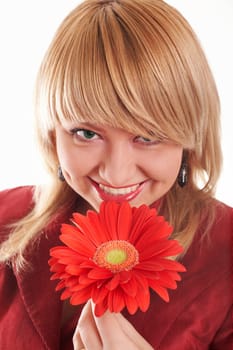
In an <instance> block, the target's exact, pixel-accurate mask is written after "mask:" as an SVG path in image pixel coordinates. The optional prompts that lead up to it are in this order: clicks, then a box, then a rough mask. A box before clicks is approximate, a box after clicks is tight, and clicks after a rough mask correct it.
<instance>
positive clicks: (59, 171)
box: [57, 165, 65, 182]
mask: <svg viewBox="0 0 233 350" xmlns="http://www.w3.org/2000/svg"><path fill="white" fill-rule="evenodd" d="M57 176H58V178H59V180H60V181H62V182H64V181H65V178H64V175H63V173H62V170H61V166H60V165H59V166H58V170H57Z"/></svg>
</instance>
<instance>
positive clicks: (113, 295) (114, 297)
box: [108, 289, 125, 312]
mask: <svg viewBox="0 0 233 350" xmlns="http://www.w3.org/2000/svg"><path fill="white" fill-rule="evenodd" d="M124 307H125V302H124V295H123V293H122V292H121V291H120V290H118V289H115V290H114V291H112V292H110V293H109V294H108V309H109V310H110V311H111V312H121V311H122V309H123V308H124Z"/></svg>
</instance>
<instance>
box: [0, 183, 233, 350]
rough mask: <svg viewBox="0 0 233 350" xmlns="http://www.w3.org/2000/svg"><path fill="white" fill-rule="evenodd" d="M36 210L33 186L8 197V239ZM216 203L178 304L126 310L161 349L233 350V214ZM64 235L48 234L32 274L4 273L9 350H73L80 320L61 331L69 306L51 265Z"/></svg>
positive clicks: (4, 198) (0, 221)
mask: <svg viewBox="0 0 233 350" xmlns="http://www.w3.org/2000/svg"><path fill="white" fill-rule="evenodd" d="M32 205H33V204H32V188H31V187H20V188H16V189H12V190H8V191H3V192H1V193H0V241H1V240H3V239H4V237H5V235H6V233H7V230H6V229H5V228H4V225H5V224H7V223H9V222H11V221H13V220H15V219H17V218H19V217H22V216H23V215H25V213H26V212H27V211H28V210H29V208H30V207H31V206H32ZM216 205H217V215H216V220H215V225H214V226H213V229H212V230H211V232H210V234H209V236H208V237H209V239H206V238H204V239H203V240H200V237H201V233H202V229H201V227H200V229H199V231H198V232H197V233H196V236H195V239H194V241H193V243H192V245H191V247H190V249H189V250H188V252H187V254H186V255H185V257H184V259H183V261H182V263H183V264H184V265H185V267H186V268H187V272H185V273H183V274H182V281H181V282H179V283H178V288H177V289H176V290H173V291H171V292H169V294H170V302H169V303H165V302H163V301H162V300H161V299H160V298H159V297H158V296H157V295H156V294H155V293H152V295H151V304H150V308H149V310H148V311H147V312H145V313H142V312H137V313H136V314H135V315H133V316H130V315H128V314H127V313H126V312H124V315H125V316H126V317H127V318H128V319H129V321H130V322H131V323H132V324H133V325H134V327H135V328H136V329H137V330H138V331H139V332H140V333H141V334H142V335H143V336H144V337H145V339H147V340H148V341H149V343H150V344H151V345H152V346H153V347H154V349H157V350H206V349H211V350H232V349H233V314H232V299H233V290H232V287H233V286H232V267H233V260H232V259H233V254H232V243H233V237H232V236H233V210H232V209H231V208H229V207H227V206H225V205H223V204H220V203H219V202H216ZM69 216H70V213H68V214H67V218H66V220H68V218H69ZM63 220H64V218H63ZM59 230H60V222H53V223H52V224H50V225H49V226H48V227H46V228H45V229H44V231H43V232H42V234H41V239H40V240H39V241H38V243H37V244H36V245H35V246H34V248H33V250H32V251H31V252H29V253H28V256H29V257H30V261H31V263H32V267H31V269H30V270H27V271H24V272H20V273H18V274H17V273H16V272H15V271H14V268H12V267H10V266H4V265H2V266H1V267H0V349H2V350H3V349H4V350H41V349H50V350H58V349H61V350H71V349H73V347H72V334H73V331H74V327H75V325H76V322H77V320H78V316H79V315H78V313H77V315H76V317H75V318H74V319H73V320H72V322H70V323H69V324H67V327H66V328H65V329H64V328H63V329H60V318H61V310H62V302H61V301H60V300H59V294H58V293H57V292H55V291H54V290H55V286H56V284H57V281H55V282H54V281H53V282H51V281H50V275H51V274H50V272H49V267H48V258H49V249H50V247H52V246H54V245H57V244H60V242H59V240H58V235H59ZM80 311H81V307H80V308H79V312H80ZM93 350H94V349H93Z"/></svg>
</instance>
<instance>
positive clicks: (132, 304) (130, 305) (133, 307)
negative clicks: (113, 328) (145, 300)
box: [124, 294, 138, 315]
mask: <svg viewBox="0 0 233 350" xmlns="http://www.w3.org/2000/svg"><path fill="white" fill-rule="evenodd" d="M124 300H125V305H126V307H127V310H128V312H129V313H130V315H133V314H135V312H136V311H137V309H138V303H137V301H136V298H132V297H131V296H129V295H127V294H124Z"/></svg>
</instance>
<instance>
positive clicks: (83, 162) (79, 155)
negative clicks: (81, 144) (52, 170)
mask: <svg viewBox="0 0 233 350" xmlns="http://www.w3.org/2000/svg"><path fill="white" fill-rule="evenodd" d="M57 154H58V159H59V162H60V165H61V167H62V169H63V171H64V172H66V173H67V174H69V176H70V177H71V178H77V177H81V176H83V175H86V174H87V173H89V172H90V171H91V170H92V169H93V168H94V167H95V160H96V157H93V156H92V153H91V152H88V151H87V150H85V149H79V148H78V147H76V146H75V145H73V144H71V143H70V142H65V141H64V140H62V141H61V142H59V143H58V144H57Z"/></svg>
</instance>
